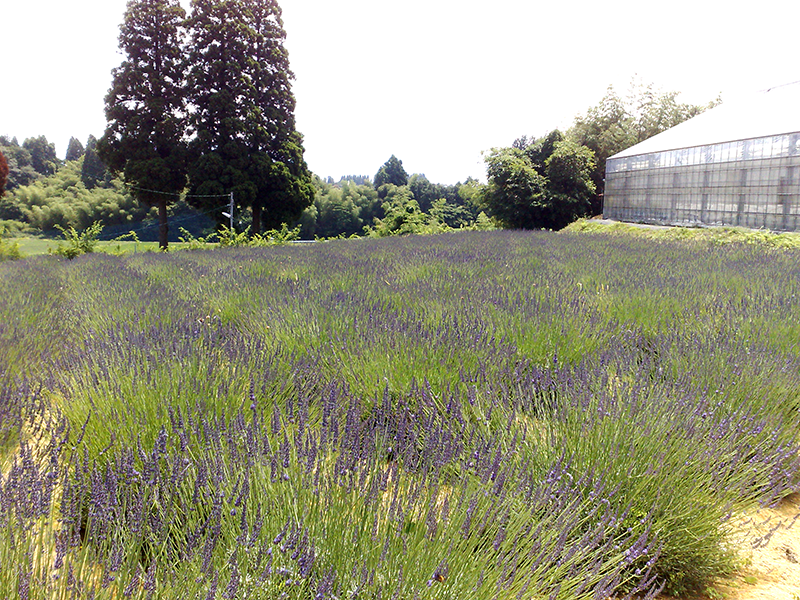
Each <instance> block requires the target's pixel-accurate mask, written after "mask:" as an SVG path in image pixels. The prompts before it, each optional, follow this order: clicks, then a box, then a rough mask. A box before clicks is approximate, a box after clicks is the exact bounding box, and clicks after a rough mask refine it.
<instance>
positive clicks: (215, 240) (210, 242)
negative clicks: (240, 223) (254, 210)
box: [180, 223, 300, 250]
mask: <svg viewBox="0 0 800 600" xmlns="http://www.w3.org/2000/svg"><path fill="white" fill-rule="evenodd" d="M181 233H182V234H183V236H182V237H181V238H180V241H181V242H184V243H185V244H186V245H187V247H188V248H189V249H190V250H199V249H208V248H212V247H216V246H219V247H222V248H239V247H247V246H249V247H252V248H263V247H266V246H280V245H282V244H286V243H289V242H294V241H297V240H298V239H300V227H299V226H298V227H295V228H294V229H289V226H288V225H286V223H284V224H283V225H282V226H281V228H280V229H272V230H270V231H265V232H264V233H263V234H260V233H256V234H251V233H250V230H249V228H248V229H245V230H244V231H236V230H235V229H231V228H230V227H225V226H222V227H221V228H220V229H219V230H218V231H216V232H214V233H212V234H210V235H207V236H205V237H194V236H193V235H192V234H191V233H190V232H189V231H187V230H186V229H184V228H182V227H181Z"/></svg>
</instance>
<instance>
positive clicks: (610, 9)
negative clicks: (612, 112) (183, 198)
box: [0, 0, 800, 183]
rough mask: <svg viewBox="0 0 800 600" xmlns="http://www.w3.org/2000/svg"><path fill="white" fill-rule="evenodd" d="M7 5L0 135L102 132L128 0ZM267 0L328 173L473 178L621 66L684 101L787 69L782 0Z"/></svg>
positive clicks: (620, 78) (602, 85)
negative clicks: (273, 2) (273, 4)
mask: <svg viewBox="0 0 800 600" xmlns="http://www.w3.org/2000/svg"><path fill="white" fill-rule="evenodd" d="M4 4H5V5H4V6H3V9H2V23H0V56H2V57H3V60H2V64H3V70H2V72H3V78H2V83H0V86H1V87H0V134H7V135H10V136H16V137H17V138H18V139H19V141H20V142H22V140H23V139H25V138H26V137H31V136H38V135H45V136H47V138H48V140H49V141H51V142H55V144H56V151H57V153H58V154H59V156H62V157H63V155H64V153H65V152H66V147H67V142H68V140H69V138H70V137H71V136H75V137H77V138H78V139H80V140H81V141H82V142H84V143H85V141H86V138H87V137H88V136H89V134H94V135H95V136H97V137H99V136H100V135H102V133H103V130H104V128H105V117H104V114H103V98H104V96H105V94H106V91H107V90H108V88H109V86H110V82H111V75H110V72H111V69H112V68H113V67H115V66H117V65H118V64H119V63H120V61H121V59H122V56H121V54H120V53H119V51H118V49H117V36H118V32H119V24H120V23H121V21H122V16H123V12H124V10H125V5H126V2H125V0H70V1H66V0H22V1H19V0H8V1H7V2H5V3H4ZM188 4H189V2H188V0H187V1H186V2H184V5H185V6H187V7H188ZM280 4H281V6H282V8H283V13H284V24H285V27H286V31H287V42H286V45H287V48H288V50H289V57H290V61H291V65H292V69H293V71H294V73H295V75H296V80H295V83H294V93H295V96H296V98H297V110H296V117H297V126H298V129H299V130H300V131H301V133H303V135H304V136H305V148H306V160H307V162H308V164H309V167H310V168H311V170H312V171H314V172H315V173H317V174H318V175H320V176H322V177H327V176H332V177H334V178H335V179H338V178H339V177H340V176H342V175H356V174H360V175H370V176H372V175H374V174H375V172H376V171H377V170H378V168H379V167H380V166H381V165H382V164H383V163H384V162H385V161H386V160H387V159H388V158H389V157H390V156H391V155H392V154H394V155H396V156H397V157H398V158H400V159H401V160H402V161H403V165H404V166H405V168H406V170H407V171H408V172H409V173H425V174H426V175H427V176H428V178H429V179H430V180H431V181H434V182H438V183H455V182H456V181H463V180H465V179H466V178H467V177H468V176H473V177H480V178H483V177H484V166H483V161H482V158H481V152H482V151H485V150H488V149H490V148H492V147H495V146H507V145H510V144H511V143H512V142H513V141H514V139H515V138H517V137H519V136H521V135H523V134H525V135H529V136H531V135H533V136H540V135H543V134H545V133H547V132H548V131H550V130H552V129H554V128H556V127H560V128H562V129H565V128H567V127H569V125H570V124H571V123H572V121H573V120H574V118H575V116H576V115H578V114H580V113H583V112H585V111H586V109H587V108H589V107H590V106H592V105H594V104H596V103H597V102H598V101H599V100H600V99H601V98H602V96H603V94H604V93H605V90H606V88H607V86H608V85H609V84H614V86H615V87H616V88H617V89H618V90H619V91H624V90H625V88H626V87H627V85H628V82H629V81H630V80H631V78H632V77H633V76H635V75H637V76H638V77H639V78H641V79H642V80H643V81H644V82H652V83H654V84H656V85H657V86H658V87H660V88H662V89H663V90H676V91H681V92H682V93H683V95H682V96H681V99H682V100H683V101H687V102H696V103H701V102H702V103H705V102H707V101H709V100H712V99H713V98H715V97H716V96H717V95H718V94H720V93H721V94H722V97H723V100H730V99H733V98H735V97H736V96H737V95H741V94H742V93H745V92H748V91H756V90H760V89H765V88H768V87H771V86H774V85H780V84H784V83H790V82H794V81H798V80H800V61H799V60H798V52H800V34H799V33H798V31H797V23H798V20H799V19H800V2H796V1H794V0H761V1H759V2H749V3H747V4H744V3H733V2H723V1H721V0H719V1H713V2H712V1H708V0H673V1H671V2H660V3H655V2H653V3H651V2H642V1H641V0H606V1H605V2H599V1H597V0H592V1H571V0H551V1H549V2H540V1H538V0H491V1H488V0H482V1H477V0H403V1H401V2H398V1H396V0H395V1H391V2H389V1H386V0H336V1H333V0H282V1H281V2H280ZM746 6H749V7H748V8H746Z"/></svg>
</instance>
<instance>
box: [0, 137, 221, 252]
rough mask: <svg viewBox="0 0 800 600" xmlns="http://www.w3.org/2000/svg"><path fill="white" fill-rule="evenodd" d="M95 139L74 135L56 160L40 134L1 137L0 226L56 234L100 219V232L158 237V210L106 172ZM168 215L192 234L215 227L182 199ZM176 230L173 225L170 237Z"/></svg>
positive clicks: (176, 236)
mask: <svg viewBox="0 0 800 600" xmlns="http://www.w3.org/2000/svg"><path fill="white" fill-rule="evenodd" d="M96 144H97V139H96V138H95V137H94V136H89V139H88V140H87V142H86V144H85V145H84V144H83V143H81V142H80V140H78V139H76V138H74V137H73V138H71V139H70V141H69V145H68V147H67V152H66V156H65V160H60V159H59V158H58V157H57V155H56V149H55V144H53V143H51V142H48V141H47V138H46V137H45V136H43V135H42V136H38V137H35V138H28V139H26V140H25V141H24V142H23V143H22V144H20V143H19V142H18V140H17V139H16V138H15V137H11V138H9V137H8V136H0V157H4V159H5V161H4V162H5V164H6V165H7V171H6V172H5V179H4V180H3V181H4V182H5V185H4V188H5V192H6V193H5V194H4V195H3V194H2V193H0V229H2V230H5V231H6V232H9V233H11V234H20V233H31V234H38V233H45V234H48V233H52V234H56V233H57V229H56V228H57V227H63V228H65V229H66V228H70V227H72V228H74V229H77V230H83V229H86V228H88V227H89V226H90V225H91V224H92V223H95V222H99V223H100V224H101V225H102V226H103V229H104V233H105V235H112V236H114V235H120V234H123V233H127V232H129V231H131V230H136V231H137V232H138V237H139V238H140V239H142V240H155V239H157V235H158V227H157V224H156V223H155V219H156V217H157V209H156V208H155V207H151V206H148V205H147V204H144V203H141V202H139V201H137V199H136V198H134V196H133V195H132V194H131V193H130V191H129V190H128V189H126V188H125V186H124V184H123V181H122V179H121V178H119V177H113V176H112V175H111V174H110V173H109V171H108V169H106V166H105V165H104V164H103V162H102V161H101V160H100V158H99V156H98V155H97V152H96V151H95V148H96ZM0 160H2V159H0ZM0 179H2V178H0ZM0 183H2V181H0ZM2 189H3V186H0V192H2ZM170 214H171V216H172V217H173V218H180V219H181V226H182V227H184V228H185V229H187V230H189V231H190V232H192V233H193V234H198V235H199V234H202V233H204V232H205V231H206V230H207V229H208V228H210V227H213V226H214V221H213V220H212V219H210V218H208V217H206V216H204V215H203V213H200V212H198V211H193V210H192V209H190V208H189V207H188V206H186V204H185V203H177V204H174V205H172V206H170ZM178 235H179V232H178V231H177V230H176V231H175V232H174V240H175V241H177V239H178Z"/></svg>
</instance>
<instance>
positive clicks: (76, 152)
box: [64, 137, 86, 162]
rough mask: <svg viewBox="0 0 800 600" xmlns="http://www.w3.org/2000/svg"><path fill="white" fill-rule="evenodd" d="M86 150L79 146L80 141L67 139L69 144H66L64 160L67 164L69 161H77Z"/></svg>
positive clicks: (81, 145) (72, 138)
mask: <svg viewBox="0 0 800 600" xmlns="http://www.w3.org/2000/svg"><path fill="white" fill-rule="evenodd" d="M85 151H86V150H85V149H84V147H83V144H81V142H80V140H78V139H77V138H74V137H71V138H69V144H67V155H66V156H65V157H64V159H65V160H66V161H67V162H69V161H71V160H78V159H79V158H80V157H81V156H83V154H84V152H85Z"/></svg>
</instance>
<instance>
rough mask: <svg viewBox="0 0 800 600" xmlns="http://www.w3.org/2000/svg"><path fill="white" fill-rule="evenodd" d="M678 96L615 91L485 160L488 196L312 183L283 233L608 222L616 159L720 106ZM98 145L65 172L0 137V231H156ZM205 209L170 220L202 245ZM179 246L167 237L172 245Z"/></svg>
mask: <svg viewBox="0 0 800 600" xmlns="http://www.w3.org/2000/svg"><path fill="white" fill-rule="evenodd" d="M677 96H678V94H677V93H675V92H666V93H665V92H661V91H659V90H657V89H655V88H654V86H653V85H652V84H650V85H642V84H632V85H631V87H630V88H629V89H628V90H627V92H626V93H625V94H620V93H618V92H617V91H616V90H615V89H614V88H613V87H611V86H610V87H609V88H608V91H607V93H606V95H605V96H604V97H603V98H602V99H601V100H600V102H599V103H598V104H597V105H595V106H593V107H591V108H590V109H589V110H587V112H586V113H585V114H583V115H580V116H578V117H577V118H576V119H575V122H574V124H573V126H572V127H570V128H569V129H568V130H567V131H565V132H564V133H562V132H560V131H558V130H555V131H552V132H550V133H548V134H546V135H544V136H542V137H539V138H536V137H530V138H529V137H527V136H522V137H520V138H518V139H517V140H515V141H514V142H513V143H512V144H511V145H510V146H509V147H504V148H494V149H492V150H491V151H489V152H487V154H486V157H485V162H486V167H487V183H485V184H484V183H481V182H479V181H477V180H474V179H467V180H466V181H465V182H463V183H456V184H452V185H451V184H440V183H433V182H431V181H429V180H428V179H427V177H425V175H423V174H412V175H409V174H408V173H407V172H406V171H405V169H404V168H403V164H402V161H401V160H399V159H398V158H397V157H395V156H392V157H391V158H390V159H389V160H388V161H387V162H386V163H385V164H384V165H382V166H381V167H380V168H379V169H378V171H377V173H375V175H374V176H368V175H348V176H344V177H342V178H341V179H340V180H339V181H334V180H333V179H332V178H327V179H324V180H323V179H321V178H319V177H316V176H315V177H313V179H312V184H313V201H312V203H311V205H310V206H308V207H307V208H306V209H305V210H304V211H303V212H302V214H301V216H300V218H299V220H297V219H295V220H293V222H288V223H287V225H289V226H290V227H296V226H299V227H300V230H301V237H302V238H304V239H314V238H332V237H339V236H345V237H347V236H353V235H401V234H406V233H419V232H431V231H443V230H446V229H459V228H464V227H481V228H485V227H491V226H501V227H513V228H550V229H558V228H561V227H563V226H565V225H567V224H569V223H570V222H572V221H574V220H575V219H576V218H578V217H581V216H588V215H596V214H600V213H601V211H602V194H603V178H604V174H605V162H606V159H607V158H608V157H609V156H611V155H613V154H615V153H617V152H620V151H622V150H624V149H625V148H628V147H629V146H631V145H633V144H635V143H638V142H639V141H643V140H644V139H647V138H648V137H650V136H652V135H655V134H657V133H660V132H661V131H664V130H666V129H669V128H670V127H673V126H675V125H677V124H679V123H680V122H682V121H685V120H686V119H688V118H691V117H693V116H695V115H697V114H699V113H700V112H702V111H703V110H705V109H707V108H709V107H711V106H713V105H714V104H715V103H717V102H718V101H716V102H712V103H709V104H708V105H704V106H700V105H691V104H685V103H680V102H678V100H677ZM96 145H97V140H96V139H95V138H94V137H93V136H90V137H89V139H88V140H87V142H86V144H85V145H84V144H82V143H81V142H80V141H79V140H77V139H75V138H72V139H71V140H70V142H69V146H68V148H67V152H66V160H65V161H60V160H59V159H58V158H57V156H56V151H55V146H54V144H52V143H49V142H48V141H47V139H46V138H45V137H44V136H39V137H36V138H28V139H26V140H25V141H24V142H23V143H22V144H20V143H18V141H17V140H16V138H9V137H7V136H0V184H2V177H3V164H2V163H3V158H2V157H3V156H5V162H6V163H7V169H6V171H7V176H6V177H7V182H6V185H5V188H6V190H7V191H8V193H7V194H6V195H5V197H2V198H0V225H4V226H5V229H7V230H11V231H19V230H25V229H27V230H31V229H35V230H43V231H48V230H52V229H53V228H54V227H55V226H56V225H59V226H61V227H75V228H76V229H82V228H85V227H87V226H88V225H89V224H91V223H93V222H95V221H99V222H101V223H102V224H103V225H104V226H106V227H110V228H117V230H120V231H121V230H123V229H124V228H125V227H127V228H128V229H136V228H137V227H139V226H140V225H141V223H142V221H143V220H148V219H151V220H152V219H154V218H155V216H156V210H155V208H152V206H153V204H152V203H142V202H140V201H138V200H137V199H136V198H135V197H134V196H133V195H132V194H131V193H130V191H129V190H128V189H126V188H125V186H124V185H123V181H122V179H121V178H117V177H113V176H112V175H110V174H109V171H108V170H107V169H106V167H105V165H104V164H103V162H102V161H101V160H100V158H99V156H98V153H97V152H96V151H95V148H96ZM1 188H2V186H0V189H1ZM217 203H218V204H219V203H224V202H223V201H219V200H217ZM203 208H205V209H206V210H205V213H208V214H206V215H204V214H203V213H201V212H199V211H198V212H196V213H194V214H195V215H196V216H197V219H196V222H192V218H193V217H192V216H191V215H192V213H191V209H190V208H189V207H188V206H187V205H186V203H185V202H178V203H177V204H171V205H170V207H169V213H170V215H171V217H174V215H175V214H176V213H180V214H181V215H182V218H183V219H184V221H183V222H181V223H180V226H181V227H185V228H187V229H189V230H190V231H192V233H193V234H198V235H202V234H205V233H208V230H207V229H208V228H213V227H214V225H215V224H216V223H215V219H216V220H217V221H219V219H220V214H221V212H222V208H221V207H219V206H218V207H212V206H210V205H209V206H204V207H203ZM212 213H213V214H212ZM187 219H188V221H189V222H187V221H186V220H187ZM270 220H271V218H270ZM236 224H237V227H238V228H239V229H240V230H243V229H245V228H248V227H252V224H253V213H252V210H250V209H249V207H246V206H245V207H242V206H241V205H240V206H238V207H237V223H236ZM204 228H206V229H204ZM174 229H176V228H173V230H174ZM176 234H177V232H176V231H172V232H171V235H170V237H171V238H172V237H173V236H174V235H176ZM143 239H144V238H143Z"/></svg>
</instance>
